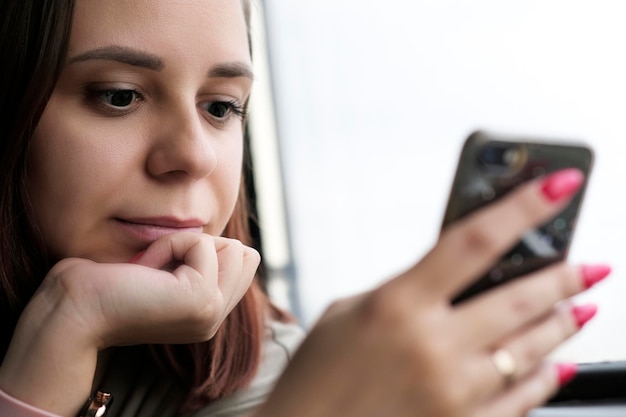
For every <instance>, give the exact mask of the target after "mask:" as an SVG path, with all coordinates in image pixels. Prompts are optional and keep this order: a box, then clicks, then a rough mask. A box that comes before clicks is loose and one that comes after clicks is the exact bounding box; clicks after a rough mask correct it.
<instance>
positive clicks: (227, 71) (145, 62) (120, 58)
mask: <svg viewBox="0 0 626 417" xmlns="http://www.w3.org/2000/svg"><path fill="white" fill-rule="evenodd" d="M94 59H95V60H98V59H100V60H108V61H117V62H121V63H122V64H128V65H132V66H136V67H141V68H146V69H149V70H152V71H161V70H162V69H163V68H165V64H164V63H163V60H162V59H161V58H159V57H158V56H157V55H154V54H150V53H148V52H144V51H140V50H137V49H133V48H129V47H125V46H117V45H113V46H105V47H102V48H97V49H93V50H90V51H87V52H83V53H81V54H78V55H76V56H73V57H71V58H70V59H69V60H68V65H70V64H74V63H76V62H84V61H90V60H94ZM208 76H209V77H211V78H238V77H246V78H250V79H251V80H254V73H253V72H252V69H251V68H250V66H249V65H248V64H246V63H243V62H229V63H224V64H217V65H215V66H213V67H212V68H211V69H210V70H209V72H208Z"/></svg>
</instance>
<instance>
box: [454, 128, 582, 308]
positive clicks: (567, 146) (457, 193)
mask: <svg viewBox="0 0 626 417" xmlns="http://www.w3.org/2000/svg"><path fill="white" fill-rule="evenodd" d="M592 163H593V153H592V151H591V149H590V148H589V147H588V146H586V145H584V144H578V143H576V144H575V143H565V142H556V141H550V140H544V139H538V138H529V137H517V136H504V135H494V134H490V133H487V132H483V131H478V132H474V133H473V134H472V135H470V136H469V138H468V139H467V140H466V142H465V145H464V146H463V150H462V152H461V157H460V159H459V164H458V166H457V172H456V175H455V179H454V182H453V185H452V191H451V193H450V198H449V200H448V206H447V209H446V212H445V215H444V219H443V224H442V230H443V229H444V228H445V227H446V226H447V225H449V224H451V223H452V222H454V221H457V220H459V219H461V218H463V217H464V216H466V215H468V214H469V213H471V212H473V211H474V210H476V209H478V208H480V207H483V206H484V205H486V204H489V203H491V202H493V201H496V200H498V199H499V198H502V197H503V196H505V195H506V194H507V193H508V192H509V191H511V190H512V189H513V188H515V187H516V186H517V185H519V184H521V183H523V182H525V181H528V180H530V179H532V178H535V177H539V176H544V175H546V174H549V173H551V172H554V171H558V170H560V169H564V168H578V169H580V170H581V171H583V172H584V173H585V174H586V180H585V184H583V186H582V187H581V190H580V191H579V192H578V193H577V194H576V195H575V196H574V197H573V198H572V200H571V202H570V203H569V204H568V206H567V207H566V208H565V209H564V210H563V211H562V212H561V213H559V214H558V215H557V216H556V217H554V218H553V219H551V220H550V221H549V222H548V223H546V224H544V225H542V226H540V227H537V228H535V229H532V230H530V231H528V232H527V233H526V234H525V235H524V236H523V237H522V239H521V241H520V242H519V243H517V244H516V245H515V246H514V247H512V248H511V249H510V250H509V251H508V253H506V255H505V256H503V257H502V258H501V259H500V261H499V262H498V263H497V264H496V265H494V266H493V268H492V269H491V270H489V271H488V272H487V273H486V274H485V275H484V276H483V277H481V278H480V279H479V280H477V281H476V282H475V283H474V284H472V285H471V286H469V287H468V288H467V289H466V290H464V291H462V292H461V293H460V294H459V295H458V296H457V297H455V298H454V300H453V303H457V302H460V301H462V300H465V299H467V298H469V297H471V296H473V295H476V294H478V293H480V292H482V291H485V290H487V289H489V288H491V287H493V286H496V285H499V284H502V283H504V282H507V281H509V280H511V279H513V278H515V277H519V276H521V275H525V274H527V273H530V272H532V271H534V270H537V269H539V268H542V267H545V266H547V265H549V264H551V263H554V262H557V261H561V260H563V259H565V257H566V256H567V252H568V249H569V246H570V242H571V239H572V233H573V231H574V227H575V223H576V219H577V217H578V214H579V211H580V206H581V203H582V199H583V195H584V192H585V188H586V185H587V182H588V178H589V173H590V172H591V167H592ZM493 227H499V225H498V224H494V225H493Z"/></svg>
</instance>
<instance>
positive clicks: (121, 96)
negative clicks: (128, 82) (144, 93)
mask: <svg viewBox="0 0 626 417" xmlns="http://www.w3.org/2000/svg"><path fill="white" fill-rule="evenodd" d="M100 99H101V100H102V101H103V102H104V103H106V104H108V105H109V106H112V107H118V108H123V107H128V106H130V105H131V104H133V102H134V101H135V100H137V99H138V94H137V92H136V91H134V90H106V91H100Z"/></svg>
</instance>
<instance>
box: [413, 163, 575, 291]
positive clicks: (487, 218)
mask: <svg viewBox="0 0 626 417" xmlns="http://www.w3.org/2000/svg"><path fill="white" fill-rule="evenodd" d="M583 181H584V177H583V174H582V173H581V172H580V171H579V170H576V169H567V170H562V171H558V172H555V173H553V174H551V175H549V176H548V177H545V178H543V179H535V180H532V181H530V182H528V183H526V184H523V185H521V186H519V187H518V188H517V189H516V190H513V191H511V192H510V193H509V194H508V195H507V196H505V197H503V198H501V199H500V200H498V201H496V202H494V203H492V204H490V205H488V206H487V207H485V208H483V209H481V210H478V211H476V212H475V213H472V214H470V215H468V216H467V217H466V218H464V219H463V220H460V221H458V222H457V223H454V224H452V225H451V226H449V227H448V228H447V229H446V230H445V231H444V232H443V233H442V234H441V236H440V239H439V241H438V243H437V245H436V246H435V247H434V248H433V250H431V251H430V252H429V253H428V254H427V255H426V256H425V257H424V259H423V260H422V261H421V262H419V263H418V264H417V265H416V266H415V267H414V268H413V270H411V271H409V273H407V274H405V275H404V278H406V279H408V280H409V281H411V282H414V283H418V282H419V292H421V293H422V294H424V293H426V294H427V295H428V296H429V297H430V298H431V299H433V298H434V299H439V298H441V296H444V297H445V298H447V299H451V298H452V297H453V296H455V295H456V294H458V293H459V292H460V291H461V290H462V289H464V288H465V287H467V286H468V285H469V284H470V282H471V281H472V280H475V279H477V278H478V277H480V276H482V275H483V274H484V273H485V272H486V271H487V270H488V269H489V267H491V266H492V265H493V264H495V262H496V261H497V259H498V258H499V257H500V256H502V255H503V254H504V253H505V252H506V251H507V250H509V249H510V248H511V247H512V246H513V244H514V243H516V242H517V241H518V240H519V239H520V238H521V236H522V235H523V234H524V233H525V232H526V231H527V230H528V229H530V228H531V227H533V226H538V225H540V224H542V223H544V222H546V221H548V219H550V218H551V217H553V216H555V215H556V214H557V213H559V212H560V211H561V210H563V208H564V207H565V205H566V203H567V202H568V201H569V200H570V198H571V197H572V196H573V194H575V193H576V192H577V190H578V189H579V188H580V186H581V185H582V183H583ZM415 276H421V277H423V278H422V279H421V280H416V279H415ZM424 289H427V291H424ZM433 296H434V297H433Z"/></svg>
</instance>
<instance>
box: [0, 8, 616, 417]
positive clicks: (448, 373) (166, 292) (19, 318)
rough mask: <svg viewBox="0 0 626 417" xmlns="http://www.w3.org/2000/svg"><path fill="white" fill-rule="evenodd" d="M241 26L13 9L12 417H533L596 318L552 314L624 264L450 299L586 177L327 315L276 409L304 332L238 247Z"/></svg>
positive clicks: (105, 11) (485, 214) (7, 225)
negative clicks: (569, 346)
mask: <svg viewBox="0 0 626 417" xmlns="http://www.w3.org/2000/svg"><path fill="white" fill-rule="evenodd" d="M248 7H249V5H248V3H247V2H245V1H243V2H239V1H235V0H210V1H209V0H194V1H188V2H184V3H182V4H177V3H174V2H171V1H167V0H162V1H161V0H158V1H155V0H136V1H131V2H129V1H123V0H109V1H106V2H104V1H100V0H77V1H76V4H74V2H72V1H69V0H65V1H61V0H57V1H54V2H53V1H48V2H35V1H32V2H29V1H27V2H24V1H17V0H12V1H7V2H3V4H2V5H1V6H0V16H1V17H0V18H1V19H3V23H2V25H1V26H0V27H2V28H3V30H4V32H3V33H2V38H1V40H0V42H2V47H1V50H2V62H3V63H4V64H3V68H2V70H1V71H2V73H1V74H0V75H2V77H0V78H1V79H2V89H1V90H0V97H1V98H0V101H1V102H2V110H3V112H4V115H5V117H4V120H5V121H4V122H3V123H4V125H3V126H2V127H3V129H2V132H3V138H2V145H1V146H2V155H1V158H2V161H1V166H2V170H3V172H2V182H3V183H2V185H3V189H4V190H6V195H5V196H3V200H2V201H1V203H0V211H1V212H2V230H3V232H4V233H3V237H2V239H3V241H2V246H1V249H0V256H1V261H0V262H1V265H0V267H1V269H2V285H3V291H2V297H3V298H2V300H1V302H0V304H1V305H2V309H3V310H2V311H3V313H4V317H8V318H10V319H8V320H6V321H5V320H4V319H3V328H2V335H0V337H1V340H2V342H3V344H4V349H3V351H2V352H3V355H4V359H3V362H2V366H1V367H0V389H1V391H0V398H2V400H1V401H0V410H4V412H5V413H8V412H9V411H7V410H10V412H11V413H13V414H17V413H22V415H25V416H26V415H33V416H34V415H62V416H76V415H90V413H91V415H95V409H94V407H98V406H99V404H98V402H99V401H102V402H106V401H107V399H108V397H106V396H103V395H101V396H100V397H97V398H95V399H92V400H90V401H88V404H87V408H84V406H83V405H84V404H85V399H87V398H88V397H90V396H91V395H93V394H94V391H95V390H103V391H107V392H111V393H112V394H113V395H114V397H115V403H113V404H109V407H108V408H109V412H110V414H109V415H110V416H111V415H115V416H126V415H141V416H168V415H176V414H191V415H198V416H200V415H202V416H227V415H228V416H230V415H233V416H234V415H243V414H245V413H249V412H251V410H253V409H254V410H255V411H254V413H255V414H254V415H255V416H260V417H263V416H268V417H269V416H273V417H276V416H294V415H298V416H302V415H306V416H339V415H340V416H355V417H356V416H359V417H360V416H366V415H372V416H379V415H380V416H382V415H384V416H415V415H420V416H441V417H443V416H458V415H468V416H478V415H480V416H487V417H489V416H521V415H523V414H524V413H525V411H526V410H528V409H529V408H531V407H533V406H536V405H538V404H541V403H542V402H543V401H545V400H546V399H547V398H548V397H549V396H550V395H551V394H552V393H554V391H555V390H556V389H557V387H558V385H559V383H564V382H566V381H567V380H568V379H569V378H571V376H572V375H573V373H574V368H573V366H572V365H567V364H560V365H550V364H547V363H545V362H544V360H543V358H544V356H545V355H546V354H547V353H548V352H549V351H551V350H552V349H553V348H554V347H555V346H557V345H558V344H559V343H561V342H562V341H563V340H565V339H566V338H567V337H569V336H571V335H572V334H574V333H575V332H576V331H577V330H578V329H579V328H580V327H581V326H582V325H583V324H584V323H585V322H586V321H587V320H589V319H590V318H591V317H592V316H593V313H594V312H595V308H594V307H593V306H575V307H572V306H569V304H567V303H559V301H561V300H563V299H566V298H569V297H571V296H572V295H575V294H577V293H579V292H581V291H583V290H584V289H585V288H588V287H590V286H591V285H592V284H594V283H596V282H597V281H599V280H601V279H602V278H604V277H605V276H606V275H607V274H608V272H609V270H608V267H605V266H602V265H599V266H586V267H583V268H576V267H573V266H569V265H566V264H562V265H557V266H553V267H550V268H547V269H545V270H543V271H540V272H538V273H536V274H533V275H531V276H529V277H527V278H526V279H523V280H519V281H517V282H515V283H513V284H511V285H507V286H504V287H502V288H499V289H497V290H494V291H491V292H490V293H488V294H486V295H484V296H481V297H477V298H476V299H475V300H470V301H468V302H466V303H463V304H461V305H459V306H456V307H454V308H453V307H451V306H450V303H449V299H450V297H452V296H453V295H454V293H456V292H458V290H459V289H460V288H462V287H463V286H465V285H467V283H469V282H471V280H472V279H473V278H475V277H477V276H479V275H480V273H481V271H483V270H485V269H486V268H487V267H488V266H489V265H490V264H491V263H492V262H493V261H494V260H495V259H496V258H497V256H498V255H499V254H500V253H502V252H504V251H505V250H506V248H507V247H508V246H510V244H511V243H512V242H514V241H515V240H516V239H517V238H518V237H519V236H520V235H521V234H522V233H523V232H524V230H526V229H528V228H530V227H532V226H533V225H535V224H537V223H541V222H542V221H545V220H546V219H548V218H549V217H550V216H553V215H554V214H555V213H557V212H558V210H559V209H560V208H562V207H563V205H564V204H565V203H566V202H567V201H568V199H569V198H570V197H571V196H572V195H573V194H574V193H575V192H576V190H577V189H578V187H579V186H580V184H581V183H582V181H583V178H582V176H581V174H580V173H579V172H577V171H571V170H567V171H563V172H559V173H556V174H553V175H552V176H550V177H548V178H545V179H542V180H537V181H535V182H532V183H529V184H527V185H525V186H522V187H520V188H519V190H518V191H516V192H514V193H512V194H511V195H510V196H509V197H508V198H506V199H504V200H502V201H501V202H499V203H497V204H494V205H492V206H491V207H489V208H487V209H484V210H482V211H481V212H479V213H477V214H476V215H473V216H471V217H469V218H467V219H466V220H464V221H462V222H459V223H458V224H457V225H455V226H454V227H452V228H450V230H448V231H447V232H446V233H445V234H444V235H442V237H441V239H440V241H439V242H438V243H437V245H436V246H435V247H434V248H433V250H432V251H431V252H430V253H429V254H428V255H427V256H426V257H425V258H424V259H423V260H422V261H420V262H419V263H418V264H417V265H416V266H415V267H413V268H411V269H410V270H408V271H407V272H406V273H404V274H402V275H400V276H399V277H397V278H395V279H393V280H391V281H389V282H388V283H386V284H385V285H383V286H381V287H380V288H379V289H377V290H375V291H372V292H370V293H368V294H364V295H362V296H359V297H355V298H353V299H350V300H344V301H342V302H339V303H337V304H336V305H334V306H333V307H332V308H331V309H329V311H328V312H327V313H326V314H325V315H324V317H323V318H322V319H321V320H320V322H319V323H318V324H317V325H316V326H315V328H314V329H313V330H312V332H311V334H310V335H309V336H308V337H307V338H306V339H305V341H304V343H302V345H301V347H300V348H299V349H298V351H297V353H296V354H295V356H294V357H293V359H292V360H291V362H290V364H289V365H288V367H287V369H286V371H285V372H284V374H283V375H282V377H281V378H280V380H279V382H278V384H277V385H276V387H275V388H272V386H273V385H274V381H275V379H276V378H277V377H278V374H279V373H281V371H282V368H283V366H284V365H285V362H286V360H287V359H288V358H289V357H290V356H291V352H292V351H293V350H294V349H295V345H296V344H297V343H298V339H299V331H298V330H297V328H296V326H294V325H290V324H288V323H285V321H286V320H285V315H284V314H280V313H279V312H278V311H277V310H276V309H275V308H273V307H271V305H270V303H269V301H268V300H267V298H266V297H265V295H264V294H263V293H262V291H260V290H259V287H258V284H257V283H256V282H255V281H254V275H255V270H256V267H257V265H258V262H259V258H258V254H257V253H256V252H255V251H254V250H253V249H250V248H249V247H248V246H246V245H245V244H247V243H249V237H248V233H247V230H246V224H247V215H246V209H245V200H244V193H243V192H241V190H242V184H243V182H242V180H241V168H242V163H243V159H242V158H243V155H244V149H243V140H242V136H243V121H244V118H245V108H246V102H247V99H248V95H249V93H250V88H251V85H252V79H253V75H252V71H251V58H250V54H249V42H248V31H247V27H248V19H247V10H248ZM494 221H498V222H499V224H503V225H505V226H503V227H502V228H501V230H498V231H493V230H492V229H489V228H488V227H487V225H489V224H492V223H493V222H494ZM242 242H243V243H242ZM450 259H455V262H454V263H450V261H449V260H450ZM495 311H497V312H498V314H494V312H495ZM264 335H266V336H264ZM129 346H130V347H129ZM270 391H271V394H270V395H269V397H268V398H267V399H266V397H267V394H268V393H269V392H270ZM261 403H262V406H261V407H260V408H259V407H258V405H259V404H261ZM1 407H5V408H1ZM29 413H30V414H29Z"/></svg>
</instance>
